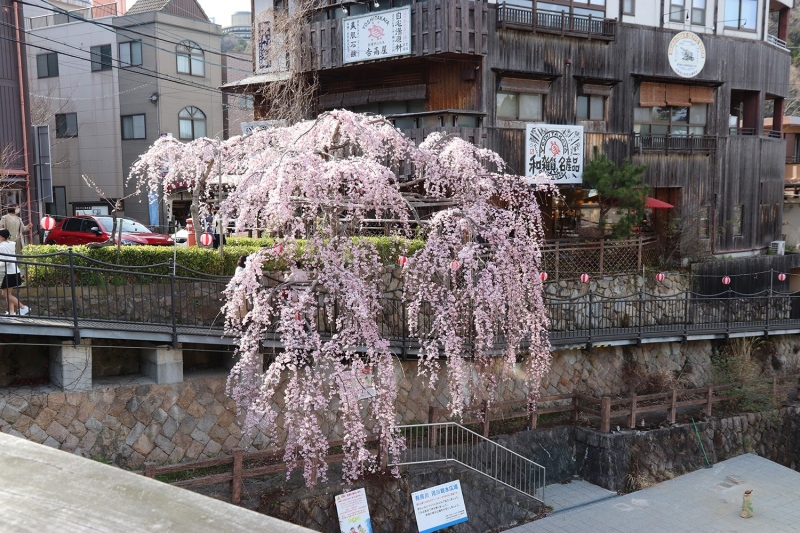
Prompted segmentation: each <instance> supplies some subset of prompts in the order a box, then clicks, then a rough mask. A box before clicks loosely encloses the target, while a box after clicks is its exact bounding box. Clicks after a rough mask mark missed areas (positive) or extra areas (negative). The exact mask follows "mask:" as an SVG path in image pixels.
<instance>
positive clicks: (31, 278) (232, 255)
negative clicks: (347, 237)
mask: <svg viewBox="0 0 800 533" xmlns="http://www.w3.org/2000/svg"><path fill="white" fill-rule="evenodd" d="M363 238H364V239H367V240H369V241H370V242H372V243H374V244H375V246H376V247H377V248H378V251H379V253H380V255H381V258H382V259H383V260H384V262H387V263H389V262H394V261H396V260H397V256H399V255H400V254H401V253H404V254H406V255H411V254H412V253H414V252H415V251H416V250H418V249H420V248H421V247H422V246H423V242H422V241H418V240H413V241H411V240H398V239H396V238H390V237H363ZM357 239H358V238H357ZM274 242H275V241H274V239H250V238H242V237H236V238H230V239H228V240H227V242H226V244H225V247H224V251H225V255H224V256H222V257H220V254H219V251H218V250H214V249H210V248H201V247H199V246H178V247H176V248H173V247H168V246H122V247H121V248H120V249H119V250H118V249H117V247H116V246H108V247H105V248H87V247H85V246H74V247H72V250H73V252H74V253H73V261H74V264H75V265H76V266H78V267H96V268H102V269H104V270H114V268H113V267H110V266H107V265H98V264H97V263H95V261H101V262H103V263H108V264H110V265H117V266H118V267H119V270H121V271H122V270H125V269H126V268H125V267H131V266H136V267H150V268H142V269H136V272H140V273H142V274H164V275H168V274H169V267H168V265H166V263H169V262H170V261H171V260H172V258H173V254H174V257H175V259H176V263H177V264H178V265H179V266H182V267H185V268H188V269H191V270H194V271H197V272H201V273H204V274H209V275H212V276H230V275H232V274H233V272H234V271H235V270H236V262H237V261H238V260H239V257H241V256H242V255H250V254H252V253H253V252H256V251H257V250H259V249H260V248H261V247H262V245H267V246H272V245H273V244H274ZM302 245H303V243H302V242H301V243H300V246H301V247H302ZM69 248H70V247H69V246H57V245H28V246H26V247H25V249H24V250H23V254H24V255H25V256H28V258H27V259H26V261H35V262H36V263H39V264H42V267H38V266H36V265H29V266H28V267H26V270H27V282H28V284H29V285H32V286H34V285H38V286H52V285H60V284H65V283H69V272H68V269H64V268H53V267H48V266H45V265H68V264H69V257H68V255H67V254H66V253H62V254H58V255H54V256H51V257H46V256H48V255H50V254H55V253H57V252H67V251H69ZM37 256H42V257H37ZM282 263H283V262H282V261H276V262H274V263H272V264H269V265H267V269H268V270H281V269H282V268H283V267H284V265H283V264H282ZM151 265H161V266H151ZM78 273H79V276H80V279H78V280H76V281H77V282H78V283H79V284H89V285H103V284H114V285H118V284H124V283H130V282H140V283H141V282H148V281H151V280H152V279H153V278H152V277H148V276H136V275H133V274H125V275H123V274H120V276H119V277H114V276H113V275H109V274H103V275H101V274H100V273H95V272H92V271H87V270H85V268H84V269H79V270H78ZM177 273H178V275H179V276H186V277H194V275H193V274H192V273H191V272H188V271H186V270H182V269H180V268H179V269H178V272H177ZM101 278H102V279H101Z"/></svg>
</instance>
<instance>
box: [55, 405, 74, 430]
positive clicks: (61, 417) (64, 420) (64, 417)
mask: <svg viewBox="0 0 800 533" xmlns="http://www.w3.org/2000/svg"><path fill="white" fill-rule="evenodd" d="M77 414H78V409H77V408H76V407H75V406H72V405H65V406H64V407H62V408H61V410H60V411H59V412H58V415H57V416H56V420H57V421H58V423H59V424H61V425H62V426H68V425H69V424H70V422H72V421H73V420H74V419H75V415H77Z"/></svg>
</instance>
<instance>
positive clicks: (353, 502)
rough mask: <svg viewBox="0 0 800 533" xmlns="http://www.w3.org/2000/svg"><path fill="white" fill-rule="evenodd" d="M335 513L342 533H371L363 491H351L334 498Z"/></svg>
mask: <svg viewBox="0 0 800 533" xmlns="http://www.w3.org/2000/svg"><path fill="white" fill-rule="evenodd" d="M336 513H337V514H338V515H339V530H340V531H341V532H342V533H372V522H371V521H370V518H369V507H368V506H367V493H366V491H364V489H357V490H351V491H350V492H345V493H344V494H339V495H337V496H336Z"/></svg>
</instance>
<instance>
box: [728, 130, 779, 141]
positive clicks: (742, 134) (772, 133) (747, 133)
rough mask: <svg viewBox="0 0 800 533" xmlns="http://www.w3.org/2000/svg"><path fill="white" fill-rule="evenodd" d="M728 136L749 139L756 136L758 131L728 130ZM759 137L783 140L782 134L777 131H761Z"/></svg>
mask: <svg viewBox="0 0 800 533" xmlns="http://www.w3.org/2000/svg"><path fill="white" fill-rule="evenodd" d="M728 135H730V136H731V137H751V136H754V135H758V131H757V130H756V128H728ZM761 136H762V137H767V138H769V139H781V138H783V133H782V132H780V131H778V130H763V131H762V132H761Z"/></svg>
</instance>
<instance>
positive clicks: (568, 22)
mask: <svg viewBox="0 0 800 533" xmlns="http://www.w3.org/2000/svg"><path fill="white" fill-rule="evenodd" d="M497 24H498V26H500V27H502V28H517V29H526V30H531V31H533V32H544V33H556V34H560V35H570V36H579V37H589V38H592V39H605V40H609V41H613V40H614V38H615V36H616V31H617V21H616V20H614V19H607V18H598V17H593V16H592V15H575V14H570V13H569V12H568V11H560V12H559V11H548V10H544V9H536V5H535V4H534V5H533V6H532V7H530V8H528V7H520V6H516V5H515V6H509V5H506V3H505V2H504V3H502V4H501V5H500V6H499V7H498V8H497Z"/></svg>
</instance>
